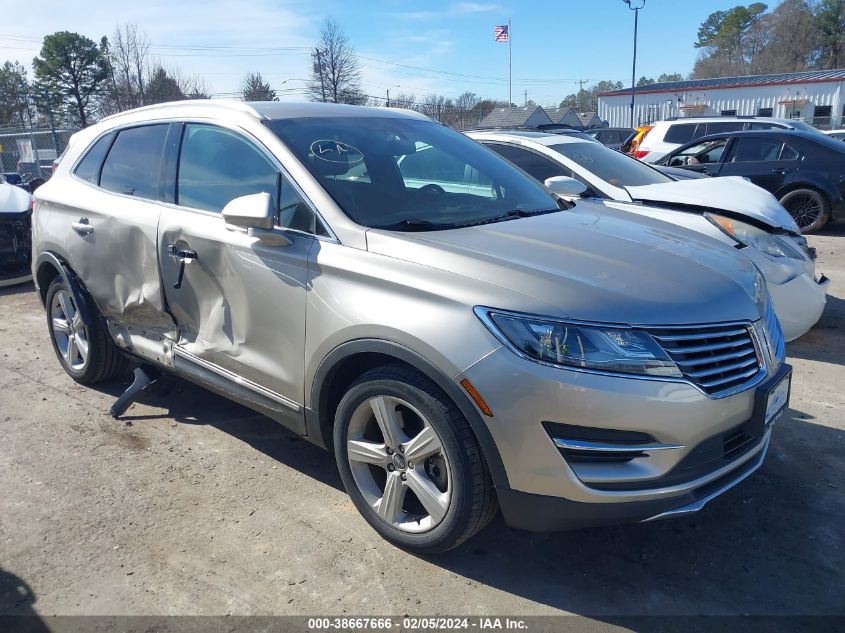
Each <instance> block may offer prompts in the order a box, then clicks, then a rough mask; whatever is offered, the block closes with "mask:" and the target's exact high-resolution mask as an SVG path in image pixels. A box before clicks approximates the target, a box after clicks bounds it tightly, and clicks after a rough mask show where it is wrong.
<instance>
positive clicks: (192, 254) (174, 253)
mask: <svg viewBox="0 0 845 633" xmlns="http://www.w3.org/2000/svg"><path fill="white" fill-rule="evenodd" d="M167 252H168V253H169V254H170V256H171V257H173V258H174V259H175V260H176V261H178V262H179V277H178V278H177V279H176V283H174V284H173V287H174V288H176V289H177V290H178V289H179V288H181V287H182V280H183V279H184V278H185V264H190V263H191V262H192V261H194V260H196V259H199V255H197V252H196V251H194V250H191V249H190V248H187V247H184V246H177V245H176V244H168V245H167Z"/></svg>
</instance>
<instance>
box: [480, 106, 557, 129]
mask: <svg viewBox="0 0 845 633" xmlns="http://www.w3.org/2000/svg"><path fill="white" fill-rule="evenodd" d="M538 110H539V111H540V112H542V114H543V116H545V117H546V118H547V119H548V118H549V115H548V114H546V111H545V110H543V108H541V107H540V106H537V105H535V106H527V107H512V108H493V110H492V111H491V112H490V114H488V115H487V116H486V117H484V120H483V121H481V126H480V127H519V126H521V125H525V123H526V121H528V119H530V118H531V117H532V116H534V114H535V113H536V112H537V111H538ZM551 122H552V121H551V119H549V123H551Z"/></svg>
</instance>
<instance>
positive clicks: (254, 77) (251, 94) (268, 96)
mask: <svg viewBox="0 0 845 633" xmlns="http://www.w3.org/2000/svg"><path fill="white" fill-rule="evenodd" d="M241 98H242V99H243V100H244V101H278V100H279V97H277V96H276V91H275V90H273V89H272V88H271V87H270V84H269V83H267V82H266V81H264V77H262V76H261V73H249V74H248V75H247V76H246V77H244V80H243V83H242V84H241Z"/></svg>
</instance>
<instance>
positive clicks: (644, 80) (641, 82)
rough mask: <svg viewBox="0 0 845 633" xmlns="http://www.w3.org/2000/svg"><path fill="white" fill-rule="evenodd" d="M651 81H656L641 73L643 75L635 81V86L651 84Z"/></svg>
mask: <svg viewBox="0 0 845 633" xmlns="http://www.w3.org/2000/svg"><path fill="white" fill-rule="evenodd" d="M653 83H656V82H655V81H654V79H651V78H650V77H646V76H645V75H643V76H642V77H640V78H639V80H638V81H637V86H638V87H639V86H648V85H651V84H653Z"/></svg>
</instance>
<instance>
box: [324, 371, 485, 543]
mask: <svg viewBox="0 0 845 633" xmlns="http://www.w3.org/2000/svg"><path fill="white" fill-rule="evenodd" d="M335 421H336V422H335V437H334V440H335V457H336V459H337V463H338V468H339V470H340V474H341V478H342V479H343V483H344V486H345V487H346V490H347V492H348V493H349V496H350V497H351V499H352V501H353V503H354V504H355V506H356V507H357V508H358V510H359V512H361V514H362V515H363V516H364V518H365V519H366V520H367V522H368V523H369V524H370V525H371V526H372V527H374V528H375V529H376V530H377V531H378V532H379V533H380V534H381V535H382V536H383V537H384V538H385V539H387V540H388V541H390V542H391V543H394V544H395V545H397V546H399V547H402V548H404V549H408V550H411V551H415V552H418V553H434V552H443V551H446V550H448V549H451V548H452V547H455V546H457V545H459V544H460V543H462V542H463V541H465V540H466V539H468V538H469V537H470V536H472V535H473V534H475V533H476V532H477V531H478V530H480V529H481V528H483V527H484V526H485V525H486V524H487V522H489V520H490V519H491V518H492V516H493V513H494V511H495V497H494V495H493V488H492V482H491V480H490V475H489V473H488V471H487V468H486V465H485V464H484V460H483V458H482V456H481V451H480V449H479V447H478V444H477V442H476V440H475V436H474V435H473V434H472V431H471V430H470V428H469V424H468V423H467V421H466V419H465V418H464V417H463V415H462V414H461V412H460V410H459V409H458V408H457V407H456V406H455V405H454V404H453V403H452V402H451V401H450V400H448V398H447V397H446V396H445V394H443V393H442V392H441V391H440V390H439V389H438V388H437V386H436V385H434V383H432V382H431V381H430V380H428V379H427V378H425V377H424V376H422V375H420V374H418V373H417V372H415V371H413V370H411V369H409V368H406V367H402V366H387V367H382V368H377V369H374V370H371V371H369V372H367V373H366V374H364V375H363V376H361V378H360V379H359V380H358V381H356V382H355V383H354V384H353V385H352V386H351V387H350V388H349V391H347V393H346V395H345V396H344V397H343V399H342V400H341V402H340V404H339V405H338V409H337V415H336V417H335Z"/></svg>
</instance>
